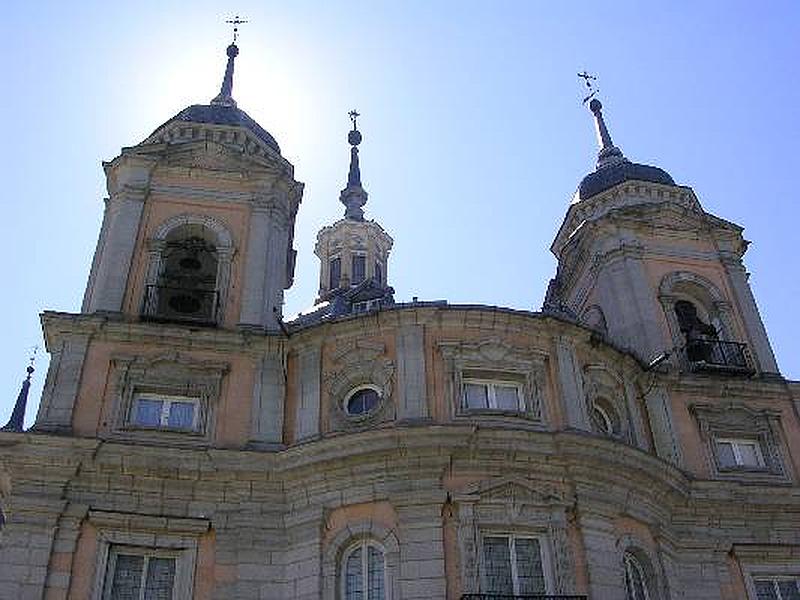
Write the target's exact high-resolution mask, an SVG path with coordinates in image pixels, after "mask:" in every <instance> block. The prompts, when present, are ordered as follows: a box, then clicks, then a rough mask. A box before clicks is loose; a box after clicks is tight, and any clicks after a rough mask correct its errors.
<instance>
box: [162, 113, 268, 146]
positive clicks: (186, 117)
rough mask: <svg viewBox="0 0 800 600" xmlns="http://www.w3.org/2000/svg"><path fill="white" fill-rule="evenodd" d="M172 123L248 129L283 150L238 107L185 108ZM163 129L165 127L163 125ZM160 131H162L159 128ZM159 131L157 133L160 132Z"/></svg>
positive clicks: (262, 139) (173, 118)
mask: <svg viewBox="0 0 800 600" xmlns="http://www.w3.org/2000/svg"><path fill="white" fill-rule="evenodd" d="M171 121H185V122H188V123H207V124H211V125H233V126H238V127H244V128H245V129H248V130H249V131H250V132H251V133H252V134H253V135H255V136H256V137H257V138H258V139H259V140H261V141H262V142H264V143H265V144H266V145H267V146H269V147H270V148H272V149H273V150H275V152H277V153H278V154H280V152H281V149H280V147H279V146H278V142H276V141H275V138H274V137H272V136H271V135H270V133H269V132H268V131H267V130H266V129H264V128H263V127H261V125H259V124H258V123H256V121H255V120H254V119H253V118H252V117H251V116H250V115H248V114H247V113H246V112H244V111H243V110H242V109H240V108H237V107H236V106H231V105H225V104H193V105H192V106H188V107H186V108H184V109H183V110H182V111H181V112H179V113H178V114H177V115H175V116H174V117H172V118H171V119H170V120H169V121H167V123H169V122H171ZM162 127H163V125H162ZM158 129H161V127H159V128H158ZM158 129H157V130H156V131H158Z"/></svg>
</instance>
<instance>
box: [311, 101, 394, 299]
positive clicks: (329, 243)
mask: <svg viewBox="0 0 800 600" xmlns="http://www.w3.org/2000/svg"><path fill="white" fill-rule="evenodd" d="M359 116H360V115H359V114H358V113H357V112H356V111H354V110H353V111H351V112H350V120H351V121H352V123H353V129H352V130H351V131H350V132H349V133H348V135H347V141H348V142H349V143H350V170H349V172H348V175H347V185H346V186H345V188H344V189H343V190H342V192H341V194H340V196H339V200H340V202H341V203H342V204H344V205H345V211H344V218H343V219H340V220H339V221H336V223H334V224H333V225H330V226H328V227H325V228H323V229H322V230H320V232H319V233H318V234H317V244H316V246H315V248H314V253H315V254H316V255H317V256H318V257H319V259H320V279H319V298H318V301H320V302H324V301H329V302H332V303H335V304H346V305H347V306H341V307H339V312H341V311H342V310H354V311H356V312H359V311H361V310H367V309H369V308H373V307H377V306H379V305H380V304H385V303H391V302H393V297H392V295H393V293H394V290H393V289H392V288H391V287H390V286H389V284H388V262H389V252H390V251H391V249H392V244H393V241H392V238H391V237H390V236H389V234H388V233H386V231H384V229H383V228H382V227H381V226H380V225H379V224H378V223H377V222H376V221H373V220H366V219H364V205H365V204H366V203H367V192H366V191H365V190H364V187H363V186H362V185H361V167H360V165H359V160H358V146H359V145H360V144H361V141H362V136H361V132H360V131H359V130H358V126H357V119H358V117H359Z"/></svg>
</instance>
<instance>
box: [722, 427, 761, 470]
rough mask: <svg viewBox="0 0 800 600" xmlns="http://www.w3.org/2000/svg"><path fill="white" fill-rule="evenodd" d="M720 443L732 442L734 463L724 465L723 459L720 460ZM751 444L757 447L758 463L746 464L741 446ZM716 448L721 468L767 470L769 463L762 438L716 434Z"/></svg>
mask: <svg viewBox="0 0 800 600" xmlns="http://www.w3.org/2000/svg"><path fill="white" fill-rule="evenodd" d="M720 444H730V446H731V451H732V454H733V460H734V464H732V465H723V464H722V461H721V460H720V452H719V446H720ZM744 445H749V446H751V447H753V448H754V449H755V455H756V462H757V464H755V465H751V464H745V463H744V462H743V461H742V454H741V449H740V446H744ZM714 449H715V451H716V457H717V466H718V468H719V469H720V470H724V471H736V470H748V471H763V470H766V468H767V464H766V462H765V460H764V450H763V448H762V447H761V440H759V439H758V438H749V437H735V436H715V437H714Z"/></svg>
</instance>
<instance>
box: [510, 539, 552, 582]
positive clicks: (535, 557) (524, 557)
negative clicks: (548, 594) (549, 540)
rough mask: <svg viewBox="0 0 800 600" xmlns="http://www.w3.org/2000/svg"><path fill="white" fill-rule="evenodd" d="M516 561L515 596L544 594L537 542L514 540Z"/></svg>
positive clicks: (540, 556)
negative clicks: (516, 585)
mask: <svg viewBox="0 0 800 600" xmlns="http://www.w3.org/2000/svg"><path fill="white" fill-rule="evenodd" d="M514 553H515V555H516V561H517V582H518V584H519V589H518V590H517V592H516V593H517V594H523V595H524V594H544V593H545V591H546V590H545V586H544V572H543V571H542V555H541V551H540V548H539V540H532V539H525V538H514Z"/></svg>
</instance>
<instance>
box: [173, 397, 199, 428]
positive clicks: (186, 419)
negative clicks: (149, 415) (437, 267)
mask: <svg viewBox="0 0 800 600" xmlns="http://www.w3.org/2000/svg"><path fill="white" fill-rule="evenodd" d="M194 408H195V404H194V402H172V403H171V404H170V405H169V420H168V422H167V425H169V426H170V427H174V428H176V429H191V428H192V424H193V423H194Z"/></svg>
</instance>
